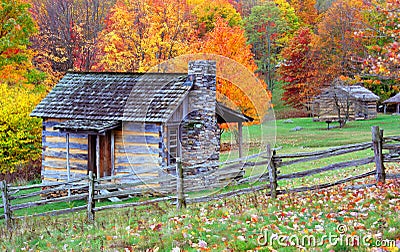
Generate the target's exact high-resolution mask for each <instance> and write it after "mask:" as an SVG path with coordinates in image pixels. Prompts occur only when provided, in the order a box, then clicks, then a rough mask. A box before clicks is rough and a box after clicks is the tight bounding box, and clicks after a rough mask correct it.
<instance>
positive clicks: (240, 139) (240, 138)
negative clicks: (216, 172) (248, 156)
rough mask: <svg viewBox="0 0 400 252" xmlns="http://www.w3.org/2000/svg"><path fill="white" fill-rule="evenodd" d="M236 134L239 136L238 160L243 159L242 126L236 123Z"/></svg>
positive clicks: (240, 123)
mask: <svg viewBox="0 0 400 252" xmlns="http://www.w3.org/2000/svg"><path fill="white" fill-rule="evenodd" d="M238 134H239V158H242V157H243V124H242V122H238Z"/></svg>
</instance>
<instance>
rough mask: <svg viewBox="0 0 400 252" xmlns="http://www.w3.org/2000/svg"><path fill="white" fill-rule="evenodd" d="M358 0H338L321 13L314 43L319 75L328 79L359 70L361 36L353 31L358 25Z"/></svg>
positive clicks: (325, 79) (328, 80) (360, 22)
mask: <svg viewBox="0 0 400 252" xmlns="http://www.w3.org/2000/svg"><path fill="white" fill-rule="evenodd" d="M362 8H363V3H362V1H361V0H356V1H345V0H338V1H336V2H334V3H333V4H332V6H331V7H330V8H329V9H328V10H327V11H326V12H325V13H324V16H323V18H322V20H321V22H320V23H319V24H318V26H317V27H318V30H317V35H318V37H317V39H316V41H315V42H314V47H315V49H316V50H318V51H319V53H320V55H321V58H320V61H319V63H318V65H319V66H320V71H319V76H320V79H321V81H322V82H325V83H326V84H328V83H330V82H331V81H332V80H333V79H335V78H336V77H339V76H341V75H343V76H354V75H355V74H357V73H358V72H360V71H361V63H362V58H363V54H364V48H363V47H362V40H361V39H359V38H356V37H354V36H353V35H354V32H356V31H358V30H359V28H360V27H361V26H362V15H361V10H362Z"/></svg>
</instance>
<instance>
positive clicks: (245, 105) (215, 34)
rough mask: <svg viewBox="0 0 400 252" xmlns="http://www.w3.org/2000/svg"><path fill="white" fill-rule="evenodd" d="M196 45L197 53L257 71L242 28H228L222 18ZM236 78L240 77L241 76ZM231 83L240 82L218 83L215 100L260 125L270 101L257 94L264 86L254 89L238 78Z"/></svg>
mask: <svg viewBox="0 0 400 252" xmlns="http://www.w3.org/2000/svg"><path fill="white" fill-rule="evenodd" d="M199 45H200V46H199V47H198V49H197V51H198V52H204V53H214V54H218V55H222V56H225V57H228V58H230V59H232V60H234V61H236V62H238V63H240V64H242V65H243V66H244V67H246V68H247V69H248V70H249V71H250V72H254V71H255V70H256V69H257V65H256V64H255V62H254V59H253V54H252V52H251V46H250V45H248V44H247V39H246V36H245V31H244V30H243V28H241V27H239V26H234V27H231V26H229V23H228V22H227V21H226V20H224V19H222V18H218V19H217V21H216V23H215V27H214V29H213V30H212V31H211V32H209V33H207V34H206V35H205V37H204V39H203V40H202V41H201V42H200V43H199ZM232 70H233V69H232ZM233 71H234V70H233ZM232 74H235V73H232ZM237 74H239V75H240V74H241V73H237ZM234 79H238V80H240V81H239V82H240V83H231V82H229V81H227V80H223V79H218V81H217V91H218V92H219V93H220V95H219V97H218V98H219V100H222V101H223V102H224V100H225V103H227V104H228V105H229V104H230V103H232V102H233V103H234V104H233V105H234V106H235V107H238V108H239V109H240V110H241V111H242V112H243V113H245V114H246V115H248V116H251V117H253V118H254V119H255V122H260V119H261V118H262V116H264V114H262V113H260V112H262V111H267V108H268V107H269V105H270V98H271V97H270V93H269V92H268V93H267V94H268V95H263V94H265V93H263V90H259V87H260V86H261V87H263V88H264V89H266V85H265V83H264V82H262V83H263V84H261V85H254V84H252V83H251V81H249V80H247V79H243V77H241V76H238V78H234ZM245 94H246V95H245ZM257 108H263V109H261V110H262V111H257ZM258 110H260V109H258Z"/></svg>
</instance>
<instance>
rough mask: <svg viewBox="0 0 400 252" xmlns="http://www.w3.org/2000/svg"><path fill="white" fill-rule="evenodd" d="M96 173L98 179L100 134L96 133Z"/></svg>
mask: <svg viewBox="0 0 400 252" xmlns="http://www.w3.org/2000/svg"><path fill="white" fill-rule="evenodd" d="M96 174H97V179H100V135H96Z"/></svg>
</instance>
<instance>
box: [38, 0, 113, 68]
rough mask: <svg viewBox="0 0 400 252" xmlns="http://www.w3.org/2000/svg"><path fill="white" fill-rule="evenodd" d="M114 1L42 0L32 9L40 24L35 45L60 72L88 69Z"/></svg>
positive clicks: (44, 58) (92, 61) (44, 57)
mask: <svg viewBox="0 0 400 252" xmlns="http://www.w3.org/2000/svg"><path fill="white" fill-rule="evenodd" d="M113 2H114V1H112V0H111V1H100V0H38V1H34V4H33V8H32V12H33V14H34V17H35V19H36V20H37V23H38V26H39V34H38V36H36V37H35V38H34V39H33V46H34V49H36V50H37V51H38V52H39V54H38V56H37V57H39V58H41V59H39V60H38V61H39V62H43V61H47V62H50V63H51V65H52V68H53V70H54V71H56V72H65V71H67V70H72V69H74V70H81V71H87V70H89V69H90V68H91V67H92V65H93V64H94V59H95V56H96V50H95V49H96V44H97V42H98V34H99V32H100V31H101V30H102V29H103V26H104V25H103V24H104V19H105V17H106V15H107V13H108V11H109V9H110V6H112V5H113Z"/></svg>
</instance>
